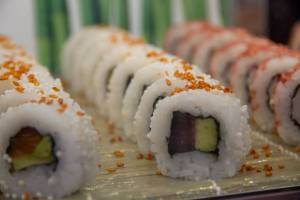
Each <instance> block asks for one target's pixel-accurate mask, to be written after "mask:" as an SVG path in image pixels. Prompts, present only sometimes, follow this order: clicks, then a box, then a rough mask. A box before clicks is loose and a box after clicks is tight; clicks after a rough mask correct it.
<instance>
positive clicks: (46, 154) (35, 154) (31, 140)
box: [7, 127, 55, 172]
mask: <svg viewBox="0 0 300 200" xmlns="http://www.w3.org/2000/svg"><path fill="white" fill-rule="evenodd" d="M7 153H8V155H9V156H10V157H11V159H12V162H11V171H12V172H18V171H21V170H24V169H26V168H29V167H33V166H38V165H47V164H51V163H53V162H54V161H55V156H54V155H53V140H52V138H51V137H50V136H42V135H40V134H39V133H38V131H37V130H36V129H34V128H30V127H26V128H22V129H21V130H20V131H19V133H18V134H17V135H16V136H15V137H14V138H12V139H11V141H10V146H9V148H8V152H7Z"/></svg>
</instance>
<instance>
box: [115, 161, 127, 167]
mask: <svg viewBox="0 0 300 200" xmlns="http://www.w3.org/2000/svg"><path fill="white" fill-rule="evenodd" d="M116 166H117V167H118V168H123V167H124V166H125V164H124V162H123V161H121V160H118V161H117V162H116Z"/></svg>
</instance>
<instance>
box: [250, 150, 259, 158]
mask: <svg viewBox="0 0 300 200" xmlns="http://www.w3.org/2000/svg"><path fill="white" fill-rule="evenodd" d="M249 155H250V156H252V158H253V159H258V158H259V155H258V153H257V152H256V151H255V149H251V150H250V153H249Z"/></svg>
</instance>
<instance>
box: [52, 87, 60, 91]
mask: <svg viewBox="0 0 300 200" xmlns="http://www.w3.org/2000/svg"><path fill="white" fill-rule="evenodd" d="M52 90H53V91H54V92H59V91H60V89H59V88H57V87H52Z"/></svg>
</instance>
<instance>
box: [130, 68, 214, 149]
mask: <svg viewBox="0 0 300 200" xmlns="http://www.w3.org/2000/svg"><path fill="white" fill-rule="evenodd" d="M198 75H199V74H198ZM201 75H202V76H203V77H204V81H205V82H209V83H210V84H218V81H215V80H212V79H210V77H209V76H207V75H204V74H201ZM166 80H168V81H170V83H171V84H170V85H168V84H166ZM186 84H187V81H184V80H181V79H178V78H175V77H163V78H160V79H158V80H157V81H155V82H154V83H153V84H152V85H150V86H149V87H148V88H147V90H146V91H145V92H144V94H143V96H142V98H141V102H140V104H139V106H138V109H137V111H136V114H135V117H134V123H133V133H134V135H135V137H136V140H137V144H138V147H139V151H140V152H141V153H142V154H145V155H146V154H148V153H151V151H150V141H149V138H148V137H147V136H148V134H149V131H150V123H151V116H152V114H153V111H154V109H155V107H156V105H157V103H158V102H156V104H155V105H154V103H155V101H156V100H158V98H159V97H161V98H165V97H166V96H170V94H171V93H172V92H173V91H174V89H175V88H184V86H185V85H186ZM159 101H160V100H159Z"/></svg>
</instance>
